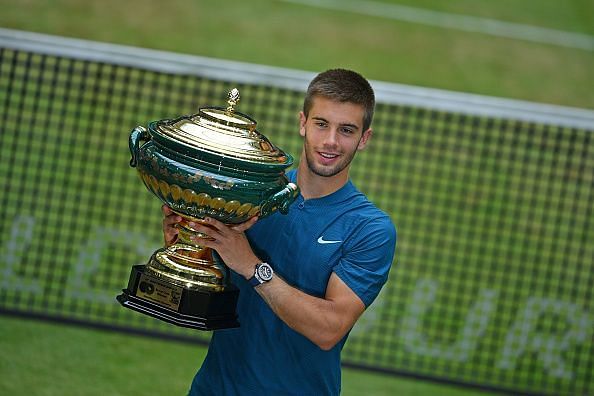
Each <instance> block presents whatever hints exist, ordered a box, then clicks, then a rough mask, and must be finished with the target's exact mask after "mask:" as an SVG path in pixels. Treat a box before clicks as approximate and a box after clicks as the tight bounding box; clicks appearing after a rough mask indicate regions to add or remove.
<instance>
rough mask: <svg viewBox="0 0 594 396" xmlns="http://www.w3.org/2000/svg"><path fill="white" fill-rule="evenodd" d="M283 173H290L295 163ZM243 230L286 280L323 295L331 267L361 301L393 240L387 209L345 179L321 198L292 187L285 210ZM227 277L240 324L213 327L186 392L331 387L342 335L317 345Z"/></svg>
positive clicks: (375, 283)
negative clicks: (325, 346)
mask: <svg viewBox="0 0 594 396" xmlns="http://www.w3.org/2000/svg"><path fill="white" fill-rule="evenodd" d="M287 176H288V177H289V180H291V181H293V182H295V181H296V178H297V174H296V171H295V170H293V171H291V172H288V174H287ZM247 235H248V238H249V240H250V243H251V244H252V247H253V248H254V251H255V252H256V254H257V255H258V257H260V258H261V259H262V260H264V261H266V262H268V263H270V264H271V265H272V267H273V269H274V271H275V274H278V275H280V276H281V277H282V278H283V279H284V280H285V281H286V282H287V283H289V284H290V285H292V286H294V287H296V288H298V289H300V290H302V291H304V292H305V293H307V294H310V295H313V296H317V297H324V295H325V292H326V285H327V284H328V280H329V278H330V275H331V274H332V273H333V272H334V273H335V274H336V275H338V276H339V277H340V279H342V281H343V282H344V283H345V284H346V285H347V286H348V287H350V288H351V289H352V290H353V291H354V292H355V293H356V294H357V296H359V298H360V299H361V301H363V303H364V304H365V306H366V307H367V306H369V305H370V304H371V303H372V302H373V300H374V299H375V298H376V297H377V295H378V293H379V291H380V289H381V287H382V286H383V285H384V283H385V282H386V280H387V279H388V272H389V270H390V266H391V264H392V259H393V257H394V249H395V245H396V230H395V228H394V225H393V224H392V221H391V220H390V218H389V216H388V215H387V214H385V213H384V212H382V211H380V210H379V209H377V208H376V207H375V206H374V205H373V204H372V203H371V202H369V201H368V200H367V198H366V197H365V196H364V195H363V194H362V193H360V192H359V191H358V190H357V189H356V188H355V186H354V185H353V184H352V183H351V182H350V181H349V182H348V183H347V184H346V185H344V186H343V187H342V188H341V189H339V190H338V191H336V192H334V193H333V194H330V195H328V196H325V197H322V198H316V199H308V200H304V199H303V197H302V196H301V195H299V196H298V197H297V199H296V200H295V202H294V203H293V204H292V205H291V208H290V210H289V213H288V214H287V215H282V214H280V213H275V214H273V215H271V216H269V217H267V218H264V219H262V220H260V221H258V222H257V223H256V224H255V225H254V226H252V228H251V229H249V230H248V231H247ZM232 282H233V283H234V284H235V285H236V286H237V287H239V289H240V294H239V301H238V306H237V312H238V315H239V322H240V323H241V326H240V327H239V328H236V329H226V330H217V331H215V332H214V334H213V337H212V339H211V342H210V346H209V350H208V354H207V356H206V358H205V360H204V362H203V364H202V367H201V368H200V370H199V371H198V373H197V374H196V377H195V378H194V381H193V383H192V389H191V391H190V394H191V395H226V396H227V395H315V396H318V395H338V394H339V393H340V381H341V380H340V352H341V350H342V347H343V346H344V343H345V341H346V338H347V337H346V336H345V337H344V338H343V339H342V340H341V341H340V342H339V343H338V344H337V345H336V346H335V347H334V348H332V349H331V350H329V351H324V350H322V349H320V348H319V347H318V346H316V345H315V344H314V343H312V342H311V341H309V340H308V339H307V338H306V337H304V336H302V335H301V334H299V333H297V332H296V331H294V330H292V329H291V328H289V327H288V326H287V325H286V324H285V323H284V322H283V321H282V320H280V319H279V318H278V316H276V314H275V313H274V312H273V311H272V309H270V307H269V306H268V305H267V304H266V303H265V302H264V300H263V299H262V298H261V297H260V296H259V295H258V294H257V293H256V291H255V290H254V288H253V287H252V286H250V285H249V284H248V282H247V281H246V280H245V278H243V277H242V276H240V275H237V274H236V273H233V272H232Z"/></svg>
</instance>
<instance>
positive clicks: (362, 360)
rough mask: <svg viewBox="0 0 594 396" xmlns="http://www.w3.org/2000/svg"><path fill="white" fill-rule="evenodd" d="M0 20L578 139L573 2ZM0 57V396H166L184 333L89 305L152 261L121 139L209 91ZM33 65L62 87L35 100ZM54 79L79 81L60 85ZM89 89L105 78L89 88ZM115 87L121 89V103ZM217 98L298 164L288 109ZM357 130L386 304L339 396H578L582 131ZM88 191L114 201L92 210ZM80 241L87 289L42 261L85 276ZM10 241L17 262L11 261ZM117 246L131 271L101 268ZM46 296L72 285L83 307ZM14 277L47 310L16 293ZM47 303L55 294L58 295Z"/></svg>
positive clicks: (585, 8) (583, 346)
mask: <svg viewBox="0 0 594 396" xmlns="http://www.w3.org/2000/svg"><path fill="white" fill-rule="evenodd" d="M0 7H1V8H0V9H1V10H2V12H1V13H0V28H6V29H16V30H22V31H29V32H37V33H44V34H50V35H57V36H63V37H70V38H77V39H85V40H92V41H99V42H105V43H113V44H123V45H126V46H133V47H141V48H148V49H156V50H162V51H170V52H174V53H179V54H189V55H197V56H201V57H208V58H213V59H218V60H230V61H238V62H246V63H250V64H257V65H268V66H275V67H282V68H288V69H296V70H299V71H305V72H313V73H315V72H319V71H322V70H325V69H328V68H332V67H344V68H352V69H354V70H357V71H359V72H360V73H361V74H363V75H364V76H366V77H367V78H369V79H371V80H374V81H377V82H380V81H381V82H388V83H396V84H401V85H406V86H414V87H421V88H431V89H439V90H444V91H455V92H460V93H468V94H473V95H485V96H491V97H497V98H507V99H513V100H520V101H522V102H521V103H523V102H534V103H536V104H546V105H549V104H550V105H555V107H554V109H555V111H559V112H561V113H563V112H564V111H565V110H567V112H568V113H567V114H575V113H574V112H573V111H574V110H575V109H565V108H566V107H568V108H569V107H571V108H581V109H586V110H585V112H584V113H580V114H586V119H590V120H592V119H593V118H592V115H591V113H590V112H588V110H592V109H594V89H593V88H594V86H593V84H592V81H593V79H592V77H593V72H592V71H593V70H594V1H592V0H581V1H580V0H540V1H536V0H523V1H521V2H519V1H515V0H500V1H493V0H450V1H448V2H443V1H436V0H433V1H432V0H416V1H412V0H398V1H389V0H381V1H362V0H345V1H331V0H321V1H307V0H253V1H226V2H215V1H182V0H169V1H167V2H160V1H140V0H130V1H126V2H122V1H113V0H104V1H101V2H99V1H87V2H81V1H66V0H64V1H31V0H21V1H4V0H0ZM0 51H2V52H1V56H0V60H1V61H0V119H2V120H3V123H2V124H1V125H0V134H1V135H2V136H0V142H1V143H2V151H0V155H2V158H1V159H0V163H1V165H0V180H2V183H3V185H5V188H4V192H3V193H2V194H0V198H1V199H0V203H2V207H1V208H0V218H1V219H2V220H0V221H1V222H2V228H0V232H1V233H0V279H1V281H0V308H1V310H0V313H3V314H2V315H0V334H1V335H0V350H1V351H2V352H3V353H2V354H1V356H0V393H2V394H11V395H12V394H15V395H20V394H23V395H25V394H26V395H95V394H97V395H98V394H110V395H140V394H146V393H149V392H152V393H155V394H164V395H169V394H172V395H173V394H184V392H185V391H186V389H187V387H188V385H189V383H190V381H191V378H192V376H193V375H194V373H195V371H196V369H197V368H198V367H199V365H200V363H201V361H202V359H203V357H204V354H205V348H204V344H205V343H206V342H207V341H208V335H207V334H200V335H196V334H194V333H192V332H184V331H178V330H177V329H175V330H173V329H171V326H169V327H168V325H167V326H160V325H158V324H153V323H151V322H150V320H152V319H149V320H144V318H137V317H136V316H139V315H136V314H129V313H127V312H126V313H124V312H120V311H123V309H121V308H120V307H119V306H117V304H116V303H115V302H114V301H113V300H112V299H111V297H109V296H111V294H113V295H115V294H116V293H117V292H118V288H121V287H123V286H125V283H126V282H127V274H128V273H129V269H130V266H131V265H132V264H135V263H137V262H138V261H142V260H145V259H146V258H148V255H149V254H150V252H151V251H152V250H151V249H153V250H154V248H157V247H158V246H159V244H160V233H159V231H160V226H159V220H160V213H159V203H158V201H157V200H156V198H154V197H152V196H150V194H148V193H147V192H146V191H144V188H143V186H142V183H141V182H140V181H139V180H138V178H137V177H136V176H135V174H134V173H135V172H134V171H133V170H131V169H129V168H128V167H127V157H126V156H127V155H128V154H127V148H126V145H127V134H128V132H129V130H130V129H131V128H132V127H134V126H135V125H137V124H142V123H145V122H146V121H148V120H151V119H160V118H164V117H171V116H174V115H181V114H188V113H191V112H194V111H195V110H196V109H197V107H198V106H203V105H219V103H218V102H216V101H217V100H218V99H217V98H220V97H221V95H223V96H222V97H224V93H225V90H226V89H228V87H229V84H231V83H233V81H223V82H222V83H221V82H213V81H209V80H207V79H206V80H205V79H192V78H190V77H188V76H181V77H179V78H178V77H171V78H170V76H168V75H166V74H159V73H144V72H139V73H140V74H141V77H138V76H137V75H136V74H134V73H135V72H134V71H130V69H126V70H125V71H122V70H121V69H117V68H113V69H110V68H109V67H108V66H104V65H95V64H79V63H68V62H67V61H66V62H62V63H61V61H55V60H53V59H48V60H43V59H45V58H43V59H41V60H40V59H37V58H36V57H35V56H30V55H27V54H26V53H25V54H18V53H17V52H14V51H12V50H5V49H1V48H0ZM64 64H66V65H64ZM31 65H32V66H31ZM39 65H42V66H39ZM44 67H46V68H53V69H54V70H62V68H63V69H64V72H63V73H61V74H60V73H58V72H56V74H55V76H57V77H55V78H53V77H52V78H53V79H52V78H50V77H47V81H46V77H44V73H45V72H44V69H43V68H44ZM28 68H30V70H32V71H31V72H27V71H25V70H28ZM68 70H69V71H68ZM72 70H74V73H75V75H76V76H77V79H78V78H80V77H79V74H80V75H83V76H87V75H89V76H93V78H95V79H96V80H97V81H94V80H93V81H91V80H89V81H91V83H89V85H85V83H81V82H80V81H79V80H74V82H65V81H66V80H62V78H63V77H61V76H63V75H67V74H68V73H70V74H71V75H72V73H73V72H72ZM81 70H82V71H81ZM67 71H68V73H67ZM120 74H122V75H124V76H125V77H122V79H121V80H120V79H119V78H120ZM114 76H115V77H114ZM110 78H111V80H112V81H116V82H115V83H113V85H112V87H111V88H110V87H107V86H106V87H103V85H102V83H101V82H100V81H102V80H103V81H107V80H109V79H110ZM35 80H36V81H37V82H41V83H44V82H48V85H51V86H52V87H53V88H48V89H47V90H48V92H49V93H48V94H47V95H45V93H44V92H45V91H44V90H45V89H46V88H44V87H43V84H42V86H41V88H35V89H38V94H37V95H36V96H35V98H36V99H33V98H32V96H31V97H29V96H28V95H27V92H28V90H29V88H28V87H29V84H33V83H30V82H28V81H35ZM50 80H51V81H53V83H52V84H53V85H52V84H49V82H51V81H50ZM23 81H25V82H23ZM161 81H164V82H163V83H161ZM130 82H131V84H134V83H135V82H136V83H138V85H141V84H142V85H144V87H143V89H142V90H140V89H139V90H138V91H135V90H134V89H133V88H130V89H128V88H125V87H124V84H126V83H130ZM241 85H242V87H241V88H242V92H246V90H247V92H250V89H252V90H253V92H254V95H255V96H257V98H258V100H257V101H255V103H254V104H253V105H250V104H249V103H248V101H249V99H247V98H246V99H245V101H244V102H242V106H245V107H243V108H242V109H241V110H242V111H244V112H246V113H248V114H252V115H254V116H255V118H256V119H257V120H259V121H260V123H259V125H261V126H262V128H265V129H264V130H262V132H263V133H264V134H266V135H267V136H269V137H270V138H271V140H272V141H274V142H276V143H278V144H279V146H281V147H283V148H285V149H287V150H288V151H290V152H292V153H293V154H298V148H299V144H300V141H299V139H297V138H294V137H290V134H291V132H292V128H294V125H296V122H297V112H298V111H299V106H300V100H301V94H300V92H298V90H297V91H292V90H283V89H277V88H274V87H272V88H269V87H267V88H266V89H265V90H263V91H259V90H258V88H257V85H256V84H250V83H245V82H244V83H242V84H241ZM31 86H33V85H31ZM56 87H57V88H56ZM85 88H86V89H87V90H88V91H94V92H96V93H98V94H97V96H96V97H92V98H89V99H88V102H87V99H86V97H85V96H84V92H83V93H81V92H77V89H78V90H79V91H81V90H82V91H84V90H85ZM303 88H305V87H303ZM54 89H55V91H54ZM103 89H105V90H106V91H105V92H103V91H102V90H103ZM178 91H180V92H183V95H184V97H183V98H181V97H179V96H178V95H176V92H178ZM19 92H20V93H19ZM64 92H65V93H64ZM106 92H107V93H106ZM114 92H115V94H114ZM110 93H111V95H112V97H118V95H121V96H123V94H124V93H127V94H130V97H131V98H132V99H130V101H129V102H128V101H125V100H124V99H121V98H119V97H118V98H117V99H113V100H111V98H110V97H109V95H110ZM101 95H103V96H101ZM262 96H265V98H264V99H262ZM244 97H245V96H244ZM447 98H448V96H447V95H446V96H445V97H444V100H448V99H447ZM469 98H471V97H469ZM468 100H469V101H471V99H468ZM52 101H54V102H55V103H56V105H55V107H52V105H50V104H49V103H50V102H52ZM75 101H77V102H78V103H79V105H73V104H72V102H75ZM110 101H111V103H110ZM155 102H156V103H158V104H155ZM159 102H163V103H160V104H159ZM59 103H62V105H60V104H59ZM510 103H511V105H510V106H512V107H513V104H514V103H520V102H510ZM281 105H282V108H281ZM276 106H279V107H276ZM557 106H560V107H557ZM118 107H120V113H121V114H120V113H116V111H117V109H116V108H118ZM549 108H550V107H542V109H549ZM42 112H45V113H47V114H48V115H45V116H42V115H41V113H42ZM58 113H60V114H61V116H60V117H62V118H60V119H56V120H55V121H54V120H53V118H52V114H55V115H56V117H58V116H59V115H58ZM71 116H72V117H71ZM75 116H76V117H75ZM376 120H377V126H376V133H377V134H378V137H377V142H376V147H377V148H374V149H372V150H371V151H370V152H367V153H364V155H363V156H362V157H361V158H360V159H358V161H359V165H356V167H357V166H358V167H359V168H358V169H361V168H364V169H366V170H365V171H362V170H361V171H358V172H354V174H353V178H354V179H355V181H356V182H357V184H358V185H359V186H361V189H362V190H363V191H364V192H366V193H367V194H368V195H369V196H370V197H371V198H372V199H373V200H374V201H375V202H377V203H378V206H380V207H381V208H382V209H384V210H386V211H388V212H389V213H390V215H391V216H392V218H393V220H394V222H395V223H396V225H397V227H398V229H399V245H398V254H397V262H396V263H395V269H394V270H393V271H392V273H391V279H390V281H389V287H386V289H385V291H384V292H382V295H381V298H380V299H378V301H377V302H376V305H375V308H374V309H373V310H370V311H369V312H368V313H367V314H366V316H364V317H363V319H362V321H361V323H360V325H359V326H358V327H356V328H355V329H354V330H353V334H352V340H350V341H349V343H348V344H347V347H346V350H345V360H346V361H347V363H348V364H347V365H346V369H345V372H344V378H343V394H345V395H359V394H369V395H393V394H402V395H436V394H439V395H472V394H487V393H488V392H492V393H493V394H495V393H496V392H504V391H507V392H509V393H511V394H522V393H523V394H589V393H590V392H594V385H593V381H594V374H593V371H594V366H593V364H594V363H593V360H592V355H593V353H594V349H593V347H592V344H593V341H592V332H591V329H592V327H593V326H594V321H593V320H592V316H591V313H590V312H591V310H592V308H591V301H592V298H591V297H592V294H591V289H592V287H591V286H592V284H594V279H593V275H592V274H593V273H594V267H593V266H594V263H593V257H594V253H593V250H592V246H591V243H589V242H588V241H592V239H593V238H594V235H593V231H592V230H593V229H594V227H593V226H592V222H591V220H592V216H593V214H592V201H594V198H593V197H592V191H593V183H594V181H593V180H594V176H593V168H594V163H593V161H594V159H593V158H594V153H593V151H592V150H593V144H594V143H593V139H592V130H593V129H594V125H591V124H590V125H589V126H586V127H584V126H583V123H582V124H581V126H579V127H572V126H568V125H567V124H566V123H564V124H563V125H555V124H552V125H549V124H544V123H538V122H533V123H530V122H517V121H515V120H502V119H500V118H497V117H486V118H485V117H479V116H476V115H472V114H464V112H463V111H462V109H461V110H460V111H459V112H443V111H434V110H432V109H431V108H427V109H425V108H422V107H414V106H407V105H400V106H399V105H394V104H385V105H384V104H380V105H379V108H378V116H377V119H376ZM295 132H296V130H295ZM380 134H381V135H383V137H380V136H381V135H380ZM378 146H379V147H378ZM89 150H90V151H89ZM46 158H47V159H46ZM89 163H93V165H89ZM15 180H18V182H15ZM48 180H49V181H48ZM54 185H62V186H64V189H63V190H60V192H59V193H54V192H53V191H55V190H52V188H50V187H47V186H54ZM40 186H41V187H40ZM83 189H84V190H85V191H82V190H83ZM108 189H110V191H119V193H120V195H121V196H125V197H127V198H126V200H118V199H113V198H112V195H109V194H107V193H102V192H101V191H107V190H108ZM81 191H82V192H81ZM87 191H90V192H88V193H87ZM24 195H25V196H26V198H23V196H24ZM72 201H76V203H71V202H72ZM411 201H412V202H413V203H410V202H411ZM122 203H124V204H125V205H126V206H125V207H123V208H122V207H119V206H118V205H121V204H122ZM139 213H140V214H141V215H140V216H139ZM138 217H143V220H138ZM15 224H16V225H15ZM19 227H21V228H19ZM27 230H28V231H27ZM107 234H109V236H105V235H107ZM130 235H133V236H130ZM101 238H104V239H103V240H105V241H108V242H106V243H105V246H107V247H106V248H105V249H106V251H103V250H100V249H99V248H96V246H95V248H96V251H98V252H100V254H102V256H101V260H100V262H101V264H100V269H97V268H92V265H88V266H87V267H84V265H83V267H84V268H86V269H83V270H81V271H87V272H85V273H84V274H82V275H81V274H79V273H77V272H76V271H77V269H76V268H78V270H80V268H82V267H80V266H79V267H77V266H70V265H68V263H66V264H64V262H66V261H68V262H69V263H71V262H77V263H80V262H85V260H91V259H89V258H88V257H83V255H82V253H80V252H79V250H80V247H81V246H83V247H85V249H87V250H92V249H93V246H91V245H92V243H91V242H89V241H90V240H97V239H101ZM22 240H26V243H25V242H23V243H21V245H18V246H25V248H24V249H22V251H21V250H18V249H16V248H15V247H14V246H16V245H15V244H17V242H18V241H21V242H22ZM122 240H126V242H125V243H126V244H128V245H127V246H126V247H127V250H134V251H132V252H130V251H127V252H125V253H120V251H122V250H124V247H123V246H121V241H122ZM14 241H17V242H14ZM19 243H20V242H19ZM118 243H120V245H118ZM131 246H134V249H130V247H131ZM15 249H16V250H15ZM35 249H37V250H38V251H40V252H42V253H34V252H36V251H37V250H35ZM101 249H103V247H101ZM83 250H84V249H83ZM89 262H90V261H89ZM73 268H74V269H73ZM106 268H111V269H110V270H109V271H108V270H106ZM114 268H115V269H114ZM106 271H107V272H106ZM67 279H86V280H88V279H91V280H90V281H89V284H90V285H91V286H92V288H93V290H94V291H92V292H90V294H85V293H83V292H82V291H81V289H80V287H79V286H80V285H79V286H77V285H74V286H73V284H72V283H68V282H67ZM119 280H121V282H119ZM38 281H39V282H46V283H43V284H44V285H45V286H44V291H45V292H46V294H47V295H48V296H49V297H47V296H46V297H44V296H39V295H35V296H34V293H33V292H32V290H33V289H34V288H35V285H37V284H38V283H36V282H38ZM19 282H22V283H19ZM67 283H68V284H69V286H68V287H71V288H72V287H73V290H74V292H70V291H66V292H64V288H66V286H64V285H66V284H67ZM120 283H121V284H120ZM17 286H18V287H17ZM77 287H79V288H78V289H77ZM444 289H448V290H444ZM77 293H78V294H77ZM110 293H111V294H110ZM106 296H107V297H106ZM81 301H83V302H81ZM85 301H86V302H85ZM89 301H90V302H89ZM415 301H416V303H415ZM427 301H430V302H432V304H433V305H431V306H427V305H423V304H424V302H425V303H426V302H427ZM110 304H111V305H110ZM414 309H417V311H421V312H424V313H426V314H427V315H426V316H425V317H420V318H419V317H418V316H415V315H414V312H413V311H414ZM481 311H482V312H486V313H488V314H489V315H486V314H485V316H483V317H481V316H480V312H481ZM135 315H136V316H135ZM421 316H422V315H421ZM105 318H107V319H105ZM403 318H404V319H403ZM481 318H483V319H481ZM522 318H524V319H522ZM40 319H42V320H40ZM109 330H119V331H109ZM421 332H424V334H425V335H426V338H425V339H422V338H419V337H416V335H418V334H420V333H421ZM147 335H149V336H148V337H147ZM527 339H534V340H535V341H534V342H533V343H531V341H527ZM460 340H462V341H464V340H466V341H467V342H466V343H465V342H461V341H460ZM527 345H529V346H527ZM448 346H451V347H448ZM469 348H470V349H472V353H470V352H468V350H467V349H469ZM514 350H518V351H520V352H518V353H517V354H515V352H514ZM464 385H466V386H464Z"/></svg>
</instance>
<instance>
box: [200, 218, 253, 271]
mask: <svg viewBox="0 0 594 396" xmlns="http://www.w3.org/2000/svg"><path fill="white" fill-rule="evenodd" d="M204 221H205V223H206V224H202V223H189V226H190V227H192V228H193V229H194V230H196V231H199V232H201V233H203V234H206V235H208V237H209V238H200V237H194V238H193V240H194V241H195V242H196V243H198V244H199V245H200V246H204V247H209V248H212V249H214V250H216V252H217V253H218V254H219V256H221V258H222V259H223V261H224V262H225V264H226V265H227V266H228V267H229V268H231V269H232V270H234V271H235V272H237V273H238V274H240V275H243V276H244V277H245V278H246V279H249V278H251V277H252V275H254V268H255V266H256V264H258V263H259V262H261V261H262V260H260V259H259V258H258V257H257V256H256V255H255V254H254V251H253V250H252V247H251V246H250V243H249V241H248V240H247V238H246V236H245V234H244V231H246V230H247V229H249V228H250V227H251V226H252V225H254V223H256V221H258V217H252V218H251V219H249V220H248V221H246V222H244V223H241V224H237V225H234V226H228V225H226V224H224V223H221V222H220V221H218V220H215V219H213V218H210V217H207V218H206V219H204Z"/></svg>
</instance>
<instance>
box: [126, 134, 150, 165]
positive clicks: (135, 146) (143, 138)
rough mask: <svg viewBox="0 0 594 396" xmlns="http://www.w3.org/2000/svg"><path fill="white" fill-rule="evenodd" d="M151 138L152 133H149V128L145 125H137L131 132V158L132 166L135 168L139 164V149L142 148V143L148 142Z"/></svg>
mask: <svg viewBox="0 0 594 396" xmlns="http://www.w3.org/2000/svg"><path fill="white" fill-rule="evenodd" d="M149 140H151V135H150V134H149V133H148V131H147V129H146V128H145V127H143V126H140V125H139V126H137V127H136V128H134V129H133V130H132V132H130V141H129V145H130V153H131V154H132V158H131V159H130V166H131V167H132V168H135V167H136V165H137V164H138V150H140V143H141V142H147V141H149Z"/></svg>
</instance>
